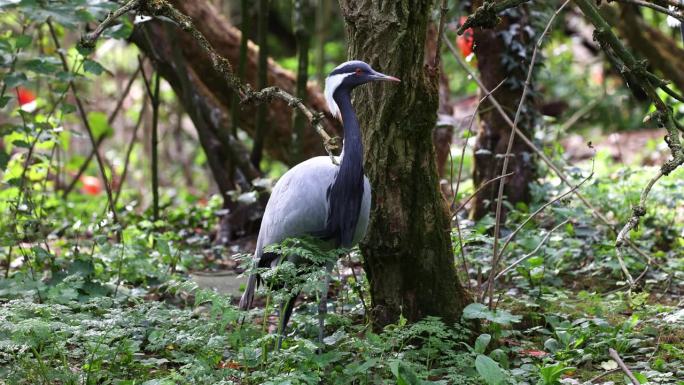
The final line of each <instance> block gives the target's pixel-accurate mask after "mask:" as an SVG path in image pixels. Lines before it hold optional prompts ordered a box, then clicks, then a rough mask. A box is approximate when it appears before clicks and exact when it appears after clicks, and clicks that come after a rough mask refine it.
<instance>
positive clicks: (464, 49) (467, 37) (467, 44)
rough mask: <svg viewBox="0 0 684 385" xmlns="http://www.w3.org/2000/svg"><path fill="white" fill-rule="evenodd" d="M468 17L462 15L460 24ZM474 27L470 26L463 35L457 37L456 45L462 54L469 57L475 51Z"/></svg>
mask: <svg viewBox="0 0 684 385" xmlns="http://www.w3.org/2000/svg"><path fill="white" fill-rule="evenodd" d="M466 19H467V17H465V16H462V17H461V20H460V24H461V25H463V23H465V21H466ZM473 41H474V38H473V29H472V28H468V29H466V30H465V32H463V35H459V36H458V37H457V38H456V45H457V46H458V49H459V50H460V51H461V55H463V57H468V56H470V54H471V53H473Z"/></svg>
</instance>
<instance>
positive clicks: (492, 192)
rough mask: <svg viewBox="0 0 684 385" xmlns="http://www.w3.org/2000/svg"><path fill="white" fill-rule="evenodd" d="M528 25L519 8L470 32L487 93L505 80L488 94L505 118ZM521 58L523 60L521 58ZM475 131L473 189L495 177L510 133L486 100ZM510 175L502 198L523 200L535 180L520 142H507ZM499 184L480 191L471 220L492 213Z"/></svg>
mask: <svg viewBox="0 0 684 385" xmlns="http://www.w3.org/2000/svg"><path fill="white" fill-rule="evenodd" d="M480 5H482V1H475V2H474V4H473V9H475V8H476V7H479V6H480ZM526 25H529V22H528V20H527V11H526V10H525V9H524V8H523V7H520V8H518V9H515V10H509V11H508V16H505V17H504V18H503V21H502V22H501V23H499V25H498V26H497V27H496V28H494V29H482V28H474V31H473V32H474V51H475V54H476V55H477V67H478V70H479V71H480V76H481V78H482V82H483V83H484V85H485V86H486V87H487V89H488V90H492V89H494V88H495V87H496V86H497V85H498V84H499V83H500V82H501V81H503V80H504V79H508V80H507V81H506V83H505V84H504V85H502V86H501V87H500V88H499V89H498V90H497V91H496V93H495V94H494V96H495V97H496V100H497V101H498V102H499V103H501V105H502V106H503V108H504V110H506V111H507V112H508V113H509V116H510V118H511V120H513V117H514V115H515V111H516V109H517V108H518V103H520V98H521V96H522V90H523V85H524V82H525V78H526V74H527V70H528V65H529V63H528V62H527V60H529V57H530V56H531V52H527V49H526V48H524V47H529V46H531V43H530V42H528V41H527V40H528V39H527V37H526V36H527V35H526V30H525V26H526ZM504 34H509V36H510V37H511V38H512V39H513V41H516V40H517V41H518V42H521V43H522V44H520V45H516V47H518V46H519V47H521V49H522V50H523V51H516V49H515V48H514V47H513V46H512V45H510V44H509V45H507V44H506V43H505V42H504V39H503V37H502V36H503V35H504ZM525 55H526V56H525ZM534 110H535V108H534V106H532V105H530V104H529V103H528V105H527V106H526V108H525V110H523V112H522V115H521V118H520V121H519V122H518V128H520V129H521V130H522V131H523V132H524V133H525V134H526V135H527V136H528V137H529V136H530V133H531V132H532V131H533V127H534V124H535V114H534ZM479 118H480V119H479V127H478V135H477V140H476V142H475V148H474V169H473V181H474V184H475V188H477V187H479V186H481V185H482V184H484V183H486V182H487V181H488V180H490V179H494V178H496V177H498V176H499V175H500V174H501V170H502V167H503V156H504V154H506V148H507V146H508V141H509V138H510V135H511V128H510V126H509V125H508V124H507V123H506V121H505V120H504V119H503V118H502V117H501V115H500V114H499V112H498V111H497V110H496V109H495V108H494V107H493V106H492V105H491V104H490V103H488V102H485V103H484V104H483V105H482V106H481V107H480V110H479ZM511 172H512V173H514V174H513V175H512V176H510V177H508V178H506V185H505V189H504V198H505V199H506V200H507V201H508V202H510V203H512V204H515V203H518V202H529V200H530V188H529V184H530V183H531V182H532V181H533V180H534V177H535V164H534V162H533V157H532V155H531V153H530V152H529V149H528V148H527V146H526V145H525V144H524V143H523V142H522V140H518V139H516V140H515V141H514V142H513V148H512V151H511V158H510V159H509V163H508V170H507V173H511ZM498 191H499V183H498V182H494V183H491V184H489V185H488V186H487V187H485V188H484V189H482V190H481V191H480V192H479V193H478V194H477V196H476V197H475V199H474V200H473V206H472V210H471V216H472V217H473V218H475V219H479V218H482V217H483V216H485V215H486V214H487V213H489V212H493V211H494V210H495V209H496V199H497V195H498Z"/></svg>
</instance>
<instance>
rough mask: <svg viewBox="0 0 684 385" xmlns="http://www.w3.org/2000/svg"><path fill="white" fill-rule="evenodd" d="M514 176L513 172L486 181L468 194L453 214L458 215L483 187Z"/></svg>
mask: <svg viewBox="0 0 684 385" xmlns="http://www.w3.org/2000/svg"><path fill="white" fill-rule="evenodd" d="M514 174H515V172H509V173H508V174H504V175H499V176H497V177H496V178H492V179H489V180H488V181H486V182H484V183H482V184H481V185H480V187H478V188H477V190H475V191H474V192H473V193H472V194H470V195H469V196H468V198H466V199H465V200H464V201H463V202H462V203H461V204H460V205H459V206H458V207H457V208H456V210H454V212H455V213H458V212H459V211H461V210H463V208H464V207H465V206H466V205H467V204H468V203H469V202H470V201H471V200H473V198H475V197H476V196H477V194H479V193H480V191H482V190H484V189H485V187H487V186H489V185H490V184H492V183H494V182H496V181H497V180H501V179H503V178H507V177H509V176H511V175H514ZM454 215H455V214H454Z"/></svg>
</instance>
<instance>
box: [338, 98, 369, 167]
mask: <svg viewBox="0 0 684 385" xmlns="http://www.w3.org/2000/svg"><path fill="white" fill-rule="evenodd" d="M333 97H334V99H335V103H337V107H338V108H339V109H340V116H341V117H342V125H343V128H344V144H343V145H342V164H340V167H344V168H346V166H352V167H354V168H357V167H358V170H359V171H360V172H361V173H362V174H363V141H362V139H361V128H360V126H359V120H358V119H357V117H356V112H354V107H353V106H352V103H351V95H350V90H348V89H346V88H343V89H340V90H337V91H336V92H335V94H334V96H333Z"/></svg>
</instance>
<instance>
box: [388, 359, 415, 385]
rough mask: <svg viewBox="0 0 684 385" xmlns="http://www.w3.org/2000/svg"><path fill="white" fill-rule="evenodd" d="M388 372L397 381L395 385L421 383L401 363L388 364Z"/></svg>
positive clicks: (409, 369) (408, 368) (411, 370)
mask: <svg viewBox="0 0 684 385" xmlns="http://www.w3.org/2000/svg"><path fill="white" fill-rule="evenodd" d="M390 370H391V371H392V374H394V377H395V378H396V379H397V385H421V384H422V381H421V380H420V379H419V378H418V375H416V373H415V372H414V371H413V369H411V368H410V367H408V366H406V364H404V363H403V362H401V361H394V362H392V363H390Z"/></svg>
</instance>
